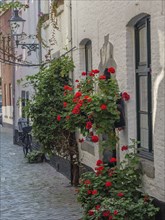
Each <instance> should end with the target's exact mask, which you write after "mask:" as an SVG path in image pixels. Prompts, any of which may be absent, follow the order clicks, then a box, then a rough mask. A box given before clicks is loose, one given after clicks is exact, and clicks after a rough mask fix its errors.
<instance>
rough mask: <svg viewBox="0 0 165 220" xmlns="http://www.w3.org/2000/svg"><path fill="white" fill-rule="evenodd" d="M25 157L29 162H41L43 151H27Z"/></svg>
mask: <svg viewBox="0 0 165 220" xmlns="http://www.w3.org/2000/svg"><path fill="white" fill-rule="evenodd" d="M26 158H27V159H28V162H29V163H38V162H43V159H44V153H43V152H42V151H37V150H34V151H32V152H29V153H28V154H27V155H26Z"/></svg>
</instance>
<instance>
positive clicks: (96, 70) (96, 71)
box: [92, 69, 100, 74]
mask: <svg viewBox="0 0 165 220" xmlns="http://www.w3.org/2000/svg"><path fill="white" fill-rule="evenodd" d="M92 72H93V73H94V74H97V73H99V72H100V71H99V70H98V69H95V70H92Z"/></svg>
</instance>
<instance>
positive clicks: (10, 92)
mask: <svg viewBox="0 0 165 220" xmlns="http://www.w3.org/2000/svg"><path fill="white" fill-rule="evenodd" d="M9 105H10V106H11V105H12V85H11V83H10V84H9Z"/></svg>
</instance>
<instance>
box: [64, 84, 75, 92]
mask: <svg viewBox="0 0 165 220" xmlns="http://www.w3.org/2000/svg"><path fill="white" fill-rule="evenodd" d="M64 90H69V91H72V90H73V88H72V87H70V86H68V85H65V86H64Z"/></svg>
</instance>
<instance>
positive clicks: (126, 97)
mask: <svg viewBox="0 0 165 220" xmlns="http://www.w3.org/2000/svg"><path fill="white" fill-rule="evenodd" d="M122 98H123V99H124V100H125V101H128V100H129V99H130V95H129V94H128V93H127V92H123V93H122Z"/></svg>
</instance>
